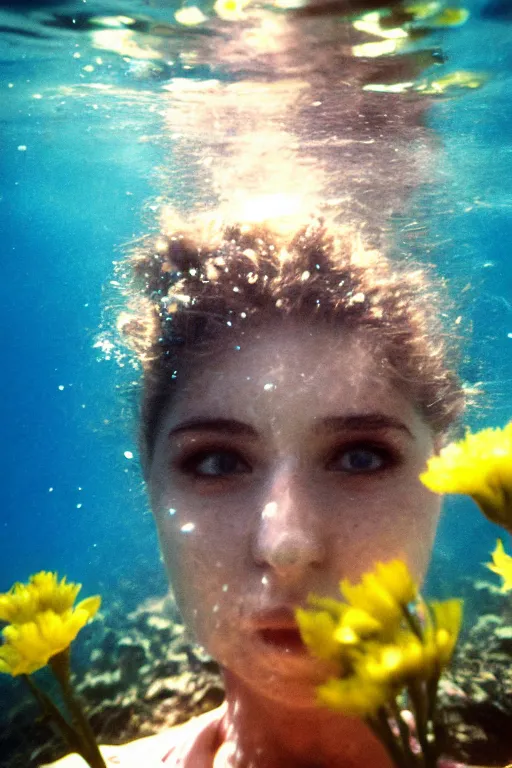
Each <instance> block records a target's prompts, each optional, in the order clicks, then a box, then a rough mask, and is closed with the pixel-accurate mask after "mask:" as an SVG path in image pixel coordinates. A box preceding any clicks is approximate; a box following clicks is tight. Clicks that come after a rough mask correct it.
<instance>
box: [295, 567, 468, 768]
mask: <svg viewBox="0 0 512 768" xmlns="http://www.w3.org/2000/svg"><path fill="white" fill-rule="evenodd" d="M340 591H341V594H342V595H343V597H344V598H345V600H344V601H341V600H340V601H338V600H336V599H332V598H323V597H317V596H315V595H311V596H310V597H309V598H308V603H309V605H311V609H301V608H299V609H297V610H296V619H297V623H298V625H299V629H300V633H301V637H302V639H303V641H304V643H305V644H306V645H307V646H308V648H309V650H310V652H311V653H312V654H313V655H315V656H316V657H318V658H320V659H322V660H325V661H329V662H331V663H332V664H333V666H334V669H335V670H336V674H334V675H333V676H332V677H330V679H328V680H327V681H326V682H325V683H323V684H322V685H320V686H319V687H318V688H317V696H318V701H319V704H321V705H324V706H327V707H329V708H330V709H333V710H337V711H340V712H343V713H345V714H347V715H354V716H358V717H362V718H363V719H364V720H365V721H366V722H367V723H368V725H369V726H370V727H371V729H372V730H373V731H374V733H375V734H376V735H377V736H378V737H379V739H380V740H381V741H382V743H383V744H384V746H385V747H386V749H387V751H388V753H389V755H390V756H391V758H392V759H393V761H394V763H395V765H396V766H398V768H412V767H413V766H415V767H416V768H420V767H421V768H435V766H436V765H437V760H438V757H439V749H438V746H437V743H436V729H435V707H436V698H437V688H438V683H439V679H440V676H441V673H442V671H443V669H444V668H445V667H446V666H447V665H448V663H449V661H450V659H451V657H452V654H453V651H454V648H455V644H456V642H457V638H458V635H459V630H460V626H461V621H462V602H461V601H460V600H447V601H445V602H431V603H429V604H427V603H426V602H425V601H424V600H423V598H422V597H421V595H420V594H419V592H418V587H417V585H416V584H415V582H414V580H413V578H412V576H411V574H410V572H409V569H408V568H407V566H406V564H405V563H404V562H402V561H400V560H393V561H391V562H389V563H377V565H376V567H375V570H374V571H371V572H368V573H365V574H364V575H363V577H362V579H361V581H360V583H358V584H351V583H350V582H349V581H348V580H346V579H344V580H342V581H341V583H340ZM409 709H410V710H411V711H412V713H413V715H414V723H413V722H412V718H410V717H407V714H406V712H407V711H408V710H409ZM418 745H419V747H420V751H418V750H417V746H418Z"/></svg>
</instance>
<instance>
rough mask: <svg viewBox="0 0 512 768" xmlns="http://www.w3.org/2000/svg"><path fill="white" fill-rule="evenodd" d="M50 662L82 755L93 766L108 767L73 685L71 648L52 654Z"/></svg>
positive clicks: (97, 767) (92, 767)
mask: <svg viewBox="0 0 512 768" xmlns="http://www.w3.org/2000/svg"><path fill="white" fill-rule="evenodd" d="M48 663H49V666H50V668H51V670H52V672H53V674H54V675H55V678H56V679H57V681H58V683H59V685H60V687H61V690H62V696H63V698H64V703H65V704H66V707H67V708H68V710H69V713H70V714H71V717H72V719H73V724H74V726H75V728H76V730H77V732H78V734H79V735H80V737H81V742H82V749H81V752H80V753H81V755H82V757H83V758H84V760H85V761H86V762H88V763H89V765H90V766H91V768H107V767H106V765H105V761H104V760H103V757H102V755H101V752H100V750H99V747H98V745H97V743H96V738H95V736H94V732H93V730H92V728H91V725H90V723H89V721H88V719H87V717H86V716H85V714H84V712H83V709H82V707H81V705H80V703H79V701H78V700H77V698H76V696H75V693H74V691H73V686H72V685H71V674H70V666H69V648H67V649H66V650H64V651H62V652H61V653H58V654H56V655H55V656H52V658H51V659H50V661H49V662H48ZM84 751H85V754H84Z"/></svg>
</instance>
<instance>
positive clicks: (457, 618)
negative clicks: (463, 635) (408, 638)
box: [425, 599, 462, 669]
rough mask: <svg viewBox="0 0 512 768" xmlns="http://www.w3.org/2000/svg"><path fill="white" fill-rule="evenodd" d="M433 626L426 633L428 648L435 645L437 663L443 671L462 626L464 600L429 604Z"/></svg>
mask: <svg viewBox="0 0 512 768" xmlns="http://www.w3.org/2000/svg"><path fill="white" fill-rule="evenodd" d="M429 608H430V612H431V615H432V618H433V626H432V627H430V628H429V630H428V631H427V632H426V633H425V634H426V639H425V642H426V644H427V646H429V645H431V646H432V645H433V647H434V654H435V658H436V662H437V663H438V665H439V666H440V668H441V669H443V668H444V667H445V666H446V665H447V664H448V663H449V661H450V659H451V657H452V654H453V651H454V649H455V645H456V643H457V639H458V637H459V633H460V628H461V625H462V600H455V599H453V600H444V601H443V602H437V601H433V602H431V603H429Z"/></svg>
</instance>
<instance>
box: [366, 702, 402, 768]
mask: <svg viewBox="0 0 512 768" xmlns="http://www.w3.org/2000/svg"><path fill="white" fill-rule="evenodd" d="M366 722H367V724H368V725H369V727H370V728H371V730H372V731H373V733H374V734H375V736H377V738H378V739H379V741H380V742H381V743H382V744H383V745H384V746H385V747H386V750H387V752H388V755H389V756H390V758H391V759H392V760H393V762H394V764H395V765H396V768H412V766H413V765H414V764H413V763H411V761H410V760H409V758H408V756H407V755H405V754H404V751H403V749H402V748H401V746H400V743H399V742H398V741H397V738H396V736H395V734H394V733H393V731H392V730H391V726H390V725H389V721H388V717H387V713H386V710H385V709H384V707H381V708H380V709H379V711H378V712H377V716H376V717H369V718H367V719H366Z"/></svg>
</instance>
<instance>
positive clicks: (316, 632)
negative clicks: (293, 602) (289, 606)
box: [295, 608, 339, 661]
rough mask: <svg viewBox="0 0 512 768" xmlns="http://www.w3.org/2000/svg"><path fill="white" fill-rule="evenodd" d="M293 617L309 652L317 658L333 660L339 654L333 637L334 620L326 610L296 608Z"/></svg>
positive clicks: (334, 629)
mask: <svg viewBox="0 0 512 768" xmlns="http://www.w3.org/2000/svg"><path fill="white" fill-rule="evenodd" d="M295 618H296V621H297V624H298V626H299V631H300V635H301V637H302V640H303V642H304V643H305V645H307V646H308V648H309V650H310V651H311V653H312V654H313V655H314V656H316V657H317V658H319V659H324V660H325V661H334V660H336V658H337V657H338V656H339V647H338V643H337V642H336V640H335V639H334V633H335V631H336V622H335V621H334V619H333V618H332V616H331V615H330V613H328V612H327V611H305V610H303V609H302V608H297V610H296V611H295Z"/></svg>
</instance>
